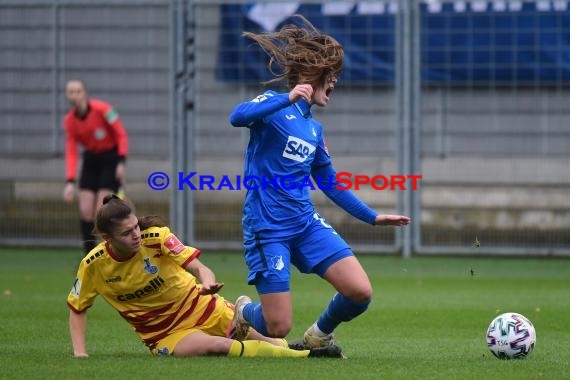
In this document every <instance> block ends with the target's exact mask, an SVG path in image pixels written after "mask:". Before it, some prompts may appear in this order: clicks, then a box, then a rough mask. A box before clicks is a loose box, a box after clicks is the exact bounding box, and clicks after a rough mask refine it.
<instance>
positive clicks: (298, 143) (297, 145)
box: [283, 136, 316, 162]
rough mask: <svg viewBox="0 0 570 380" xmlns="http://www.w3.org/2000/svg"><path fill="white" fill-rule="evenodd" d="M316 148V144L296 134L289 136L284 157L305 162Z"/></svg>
mask: <svg viewBox="0 0 570 380" xmlns="http://www.w3.org/2000/svg"><path fill="white" fill-rule="evenodd" d="M315 149H316V148H315V146H314V145H312V144H309V143H308V142H306V141H305V140H302V139H300V138H298V137H295V136H289V139H288V140H287V144H285V150H284V151H283V157H285V158H289V159H291V160H294V161H297V162H305V161H306V160H307V158H308V157H309V156H310V155H311V154H312V153H313V152H314V151H315Z"/></svg>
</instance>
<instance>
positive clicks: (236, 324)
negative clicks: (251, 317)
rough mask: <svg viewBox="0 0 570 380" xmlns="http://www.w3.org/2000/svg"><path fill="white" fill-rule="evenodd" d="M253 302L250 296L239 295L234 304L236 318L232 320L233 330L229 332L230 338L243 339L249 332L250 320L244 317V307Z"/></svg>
mask: <svg viewBox="0 0 570 380" xmlns="http://www.w3.org/2000/svg"><path fill="white" fill-rule="evenodd" d="M248 303H251V298H249V297H248V296H239V297H238V298H237V300H236V302H235V305H234V319H233V320H232V330H231V332H230V334H229V338H230V339H235V340H239V341H242V340H244V339H245V338H247V335H248V334H249V327H250V325H249V322H248V321H246V320H245V318H244V317H243V307H244V306H245V305H246V304H248Z"/></svg>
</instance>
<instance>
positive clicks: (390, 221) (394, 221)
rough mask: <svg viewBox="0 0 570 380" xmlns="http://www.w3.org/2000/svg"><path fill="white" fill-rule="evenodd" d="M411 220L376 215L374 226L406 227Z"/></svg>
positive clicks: (401, 217) (396, 216)
mask: <svg viewBox="0 0 570 380" xmlns="http://www.w3.org/2000/svg"><path fill="white" fill-rule="evenodd" d="M411 221H412V220H411V219H410V218H409V217H407V216H404V215H389V214H388V215H382V214H380V215H377V216H376V219H374V224H375V225H377V226H407V225H408V224H410V222H411Z"/></svg>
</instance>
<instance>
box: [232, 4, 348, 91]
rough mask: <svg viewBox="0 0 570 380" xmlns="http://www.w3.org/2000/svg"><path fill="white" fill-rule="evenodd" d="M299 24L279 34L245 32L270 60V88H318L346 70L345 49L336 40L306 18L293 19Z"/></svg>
mask: <svg viewBox="0 0 570 380" xmlns="http://www.w3.org/2000/svg"><path fill="white" fill-rule="evenodd" d="M292 17H293V18H294V19H295V20H297V21H298V24H287V25H284V26H283V27H282V28H281V29H280V30H279V31H277V32H265V33H252V32H243V33H242V36H243V37H246V38H249V39H251V40H253V41H254V42H256V43H257V44H258V45H259V46H260V47H261V49H263V51H264V52H265V53H266V54H267V55H268V56H269V62H268V64H267V67H268V69H269V71H270V72H271V73H272V74H273V75H274V76H275V78H273V79H271V80H269V81H266V82H263V83H264V84H269V83H273V82H278V81H282V80H286V81H287V85H288V87H289V88H290V89H292V88H293V87H295V86H296V85H297V84H301V81H302V83H303V84H305V83H308V84H312V85H318V84H320V83H323V82H324V81H325V80H326V79H327V78H328V77H329V76H331V75H333V76H337V77H338V76H339V75H340V72H341V71H342V69H343V60H344V49H343V47H342V45H341V44H340V43H339V42H338V41H337V40H335V39H334V38H333V37H331V36H329V35H327V34H323V33H321V32H320V31H319V30H318V29H317V28H316V27H315V26H314V25H313V24H312V23H311V22H310V21H309V20H307V19H306V18H305V17H304V16H302V15H299V14H296V15H293V16H292Z"/></svg>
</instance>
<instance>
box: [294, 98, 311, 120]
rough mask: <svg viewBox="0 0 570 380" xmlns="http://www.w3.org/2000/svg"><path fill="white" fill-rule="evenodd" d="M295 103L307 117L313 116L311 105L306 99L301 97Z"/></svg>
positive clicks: (302, 114) (298, 109)
mask: <svg viewBox="0 0 570 380" xmlns="http://www.w3.org/2000/svg"><path fill="white" fill-rule="evenodd" d="M293 105H294V106H295V108H297V111H299V113H300V114H301V116H303V117H304V118H305V119H307V118H309V117H311V105H310V104H309V103H308V102H307V101H306V100H305V99H301V100H299V101H298V102H297V103H293Z"/></svg>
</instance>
